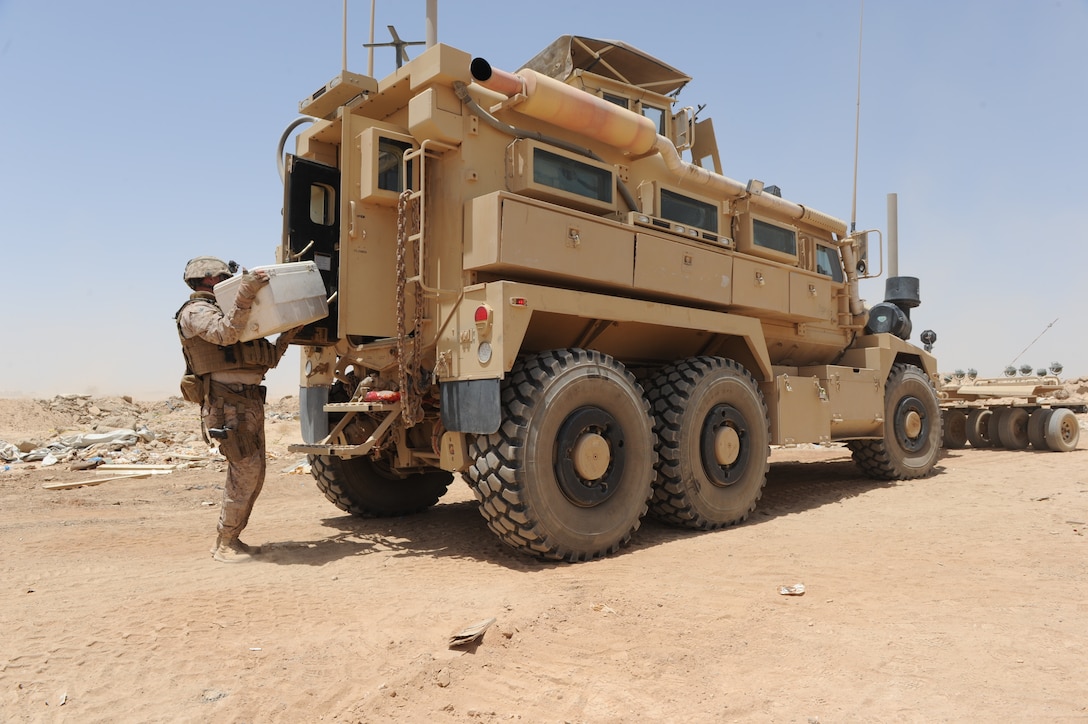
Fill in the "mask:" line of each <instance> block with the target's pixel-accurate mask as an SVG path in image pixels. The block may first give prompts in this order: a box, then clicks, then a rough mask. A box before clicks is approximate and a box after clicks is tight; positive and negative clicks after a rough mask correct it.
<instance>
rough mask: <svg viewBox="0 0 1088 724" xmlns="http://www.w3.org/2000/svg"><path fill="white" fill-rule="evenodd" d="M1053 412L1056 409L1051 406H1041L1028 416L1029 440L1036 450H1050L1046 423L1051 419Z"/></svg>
mask: <svg viewBox="0 0 1088 724" xmlns="http://www.w3.org/2000/svg"><path fill="white" fill-rule="evenodd" d="M1052 412H1054V411H1053V410H1051V409H1049V408H1043V407H1040V408H1039V409H1038V410H1034V411H1033V412H1032V413H1031V416H1030V417H1029V418H1028V440H1029V441H1030V442H1031V446H1032V447H1033V448H1035V449H1036V450H1040V451H1046V450H1050V446H1049V445H1047V444H1046V423H1047V422H1048V421H1049V420H1050V413H1052Z"/></svg>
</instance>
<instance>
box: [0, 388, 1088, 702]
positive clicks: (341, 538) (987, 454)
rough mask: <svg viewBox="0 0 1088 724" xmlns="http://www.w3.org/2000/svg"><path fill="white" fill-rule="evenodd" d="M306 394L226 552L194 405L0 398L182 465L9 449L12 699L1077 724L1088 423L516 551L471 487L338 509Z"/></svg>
mask: <svg viewBox="0 0 1088 724" xmlns="http://www.w3.org/2000/svg"><path fill="white" fill-rule="evenodd" d="M295 414H297V401H296V400H295V399H294V398H290V397H289V398H284V399H282V400H278V401H276V402H274V403H273V404H271V405H270V406H269V413H268V424H267V430H268V436H269V473H268V478H267V482H266V484H265V488H264V492H263V493H262V495H261V497H260V499H259V500H258V502H257V505H256V509H255V512H254V514H253V517H252V519H251V522H250V525H249V528H248V529H247V532H246V536H245V538H246V539H247V540H248V541H249V542H250V543H254V544H263V545H264V546H265V549H266V550H265V552H264V553H263V554H262V555H261V556H260V558H259V560H257V561H255V562H252V563H245V564H237V565H224V564H220V563H216V562H214V561H213V560H212V558H211V555H210V553H209V546H210V545H211V543H212V542H213V540H214V537H215V524H216V520H217V518H218V512H219V511H218V506H219V499H220V496H221V493H222V488H221V486H222V482H223V477H224V473H223V469H224V468H223V462H222V459H221V458H218V457H217V456H215V455H211V454H210V452H209V451H208V449H207V446H205V445H204V443H203V442H202V441H201V440H200V437H199V433H198V431H199V418H198V412H197V410H196V408H195V406H193V405H190V404H188V403H183V402H181V401H180V400H179V399H177V398H172V399H170V400H165V401H156V402H136V401H133V400H131V399H129V398H104V399H88V398H86V397H81V396H75V395H69V396H58V397H57V398H56V399H54V400H3V401H0V441H5V442H7V443H9V444H12V445H19V444H20V443H25V444H24V445H23V447H27V448H30V447H33V446H34V445H35V444H41V443H44V442H47V441H49V440H50V439H54V438H56V437H57V436H59V435H62V434H72V433H91V432H93V431H100V430H103V429H108V428H110V427H125V426H132V427H133V428H134V429H135V428H136V427H140V426H145V427H146V428H147V429H148V430H149V431H150V432H151V433H153V437H154V439H153V440H152V439H145V438H141V440H140V441H139V443H138V444H136V445H129V446H127V447H123V448H120V449H118V450H108V449H107V448H108V447H109V446H108V444H102V450H103V452H102V456H103V457H108V458H109V459H110V460H112V461H114V463H116V464H124V463H126V462H128V463H132V464H136V465H152V464H162V465H177V466H179V467H178V469H174V470H172V471H171V472H169V473H161V474H154V475H150V476H148V477H143V478H124V479H116V480H109V481H107V482H102V483H101V484H97V485H93V486H85V487H76V488H69V489H47V488H45V487H43V485H49V484H56V483H74V482H81V481H87V480H96V481H100V480H102V479H103V476H102V475H100V474H99V473H100V472H101V471H97V470H73V469H71V468H72V467H73V460H74V458H72V459H68V460H65V459H64V455H57V456H54V460H52V461H48V462H49V463H51V464H46V462H47V461H46V460H38V461H31V462H24V461H16V462H11V463H10V464H5V463H0V579H2V586H0V630H2V631H3V635H2V637H0V642H2V643H0V720H2V721H5V722H80V723H83V722H206V721H215V722H268V721H285V722H286V721H290V722H301V721H305V722H318V721H327V722H392V721H396V722H401V721H404V722H409V721H412V722H414V721H420V722H422V721H427V722H506V721H521V722H586V723H590V722H632V721H651V722H655V721H661V722H666V721H684V722H732V721H755V722H764V721H765V722H806V723H807V722H856V721H867V722H868V721H872V722H902V721H906V722H932V721H1024V722H1028V721H1031V722H1035V721H1088V676H1085V671H1086V670H1088V535H1086V529H1088V464H1086V463H1088V434H1082V436H1081V440H1080V445H1079V448H1078V449H1077V450H1074V451H1073V452H1069V453H1053V452H1034V451H1022V452H1014V451H1007V450H998V449H985V450H984V449H971V448H967V449H963V450H954V451H946V452H945V453H944V454H943V457H942V459H941V461H940V465H939V468H938V470H937V473H936V474H935V475H933V476H932V477H929V478H925V479H922V480H916V481H910V482H902V483H881V482H876V481H873V480H869V479H867V478H864V477H862V476H861V475H860V474H859V472H858V470H857V468H856V467H855V466H854V465H853V463H852V462H851V460H850V457H849V453H848V451H846V450H845V448H843V447H840V446H837V445H836V446H831V447H823V448H818V447H817V448H813V447H805V448H782V449H775V450H774V451H773V453H772V466H771V472H770V476H769V479H768V483H767V487H766V489H765V491H764V495H763V499H762V501H761V502H760V504H759V506H758V508H757V510H756V512H755V514H753V516H752V517H751V518H750V520H749V521H748V522H746V523H745V524H743V525H740V526H737V527H734V528H730V529H727V530H723V531H718V532H712V533H696V532H691V531H684V530H679V529H676V528H671V527H668V526H665V525H663V524H661V523H658V522H655V521H654V520H651V519H647V520H646V521H644V523H643V525H642V528H641V529H640V530H639V531H638V532H637V533H636V535H635V537H634V539H633V540H632V544H631V545H630V546H629V547H627V548H626V549H624V550H623V551H622V552H621V553H620V554H618V555H615V556H613V557H610V558H607V559H604V560H600V561H596V562H592V563H583V564H576V565H570V564H558V563H548V562H540V561H536V560H533V559H530V558H527V557H525V556H523V555H521V554H519V553H516V552H514V551H512V550H509V549H507V548H506V547H504V546H503V545H502V544H501V543H500V542H499V541H498V539H496V538H495V537H494V536H493V535H492V534H491V533H489V531H488V530H487V527H486V525H485V522H484V520H483V518H482V517H481V516H480V515H479V513H478V512H477V510H476V505H475V502H474V499H473V497H472V494H471V492H470V490H469V489H468V487H467V486H466V485H464V484H463V483H461V482H459V481H455V483H454V484H453V485H452V486H451V488H450V492H449V494H448V495H447V496H446V497H445V498H443V499H442V501H441V502H440V503H439V504H438V505H437V506H435V507H434V508H432V509H430V510H428V511H426V512H424V513H421V514H418V515H415V516H410V517H405V518H400V519H384V520H364V519H358V518H353V517H351V516H348V515H346V514H343V513H342V512H341V511H340V510H338V509H337V508H335V507H334V506H333V505H332V504H331V503H329V502H327V501H326V500H325V499H324V497H323V496H322V494H321V492H320V491H319V490H318V489H317V487H316V486H315V485H314V482H313V480H312V479H311V478H310V476H309V475H308V474H306V473H305V472H304V470H303V468H301V467H300V466H299V465H298V463H299V460H298V459H297V456H293V455H292V454H290V453H288V452H287V450H286V446H287V445H288V444H289V443H291V442H294V441H296V440H298V437H297V435H298V432H297V430H298V425H297V421H295V420H294V419H293V417H294V415H295ZM1079 419H1080V424H1081V427H1082V428H1084V427H1085V425H1086V424H1088V423H1086V422H1085V417H1084V416H1080V418H1079ZM150 437H151V436H148V438H150ZM86 454H87V453H86V451H84V452H83V453H81V455H83V456H84V457H85V456H86ZM108 477H112V476H108ZM798 583H801V584H804V587H805V589H804V593H803V595H783V593H781V592H780V589H782V587H784V586H793V585H794V584H798ZM491 618H494V619H495V623H494V625H492V626H491V627H490V628H488V629H487V631H486V633H485V634H484V635H483V637H482V639H480V640H479V641H477V642H476V643H474V644H470V645H467V646H461V647H454V648H451V647H450V644H449V640H450V637H451V635H453V634H455V633H457V632H459V631H461V630H462V629H464V628H466V627H468V626H470V625H472V624H475V623H477V622H480V621H484V620H488V619H491Z"/></svg>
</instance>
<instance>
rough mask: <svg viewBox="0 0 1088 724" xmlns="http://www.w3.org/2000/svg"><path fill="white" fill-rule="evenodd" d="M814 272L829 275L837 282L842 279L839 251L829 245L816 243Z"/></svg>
mask: <svg viewBox="0 0 1088 724" xmlns="http://www.w3.org/2000/svg"><path fill="white" fill-rule="evenodd" d="M816 273H817V274H823V275H824V276H825V277H831V278H832V279H834V280H835V281H837V282H841V281H842V280H843V274H842V263H841V261H840V260H839V253H838V251H837V250H836V249H832V248H831V247H829V246H821V245H819V244H817V245H816Z"/></svg>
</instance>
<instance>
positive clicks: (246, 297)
mask: <svg viewBox="0 0 1088 724" xmlns="http://www.w3.org/2000/svg"><path fill="white" fill-rule="evenodd" d="M265 284H268V272H266V271H263V270H262V271H255V272H246V273H245V274H243V275H242V283H241V284H239V285H238V297H237V298H236V299H235V302H234V304H235V306H237V307H238V308H239V309H248V308H249V307H251V306H253V298H254V297H256V296H257V292H259V291H260V290H261V287H263V286H264V285H265Z"/></svg>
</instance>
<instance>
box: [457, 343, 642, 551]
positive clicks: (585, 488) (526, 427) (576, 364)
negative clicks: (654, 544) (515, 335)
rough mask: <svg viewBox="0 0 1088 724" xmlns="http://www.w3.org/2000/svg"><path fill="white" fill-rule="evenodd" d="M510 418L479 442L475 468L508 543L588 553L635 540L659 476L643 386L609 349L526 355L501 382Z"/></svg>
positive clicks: (484, 509)
mask: <svg viewBox="0 0 1088 724" xmlns="http://www.w3.org/2000/svg"><path fill="white" fill-rule="evenodd" d="M502 408H503V409H502V425H501V427H500V428H499V431H498V432H496V433H493V434H491V435H477V436H476V437H475V438H474V439H473V440H472V441H471V444H470V454H471V455H472V457H473V463H472V465H471V466H470V467H469V470H468V477H469V480H470V482H471V485H472V489H473V492H474V493H475V494H476V498H477V499H478V500H479V502H480V512H481V514H482V515H483V516H484V519H485V520H487V525H488V527H489V528H490V529H491V530H492V531H493V532H494V533H495V534H496V535H497V536H498V537H499V538H500V539H501V540H502V541H503V542H504V543H506V544H507V545H509V546H510V547H512V548H514V549H516V550H519V551H521V552H524V553H528V554H530V555H534V556H537V557H539V558H546V559H551V560H565V561H570V562H577V561H585V560H591V559H594V558H598V557H600V556H604V555H608V554H610V553H614V552H616V551H618V550H619V549H620V548H621V547H622V546H624V545H626V544H627V542H628V541H629V540H630V539H631V536H632V535H633V534H634V532H635V531H636V530H638V528H639V525H640V524H641V520H642V517H643V516H644V515H645V514H646V511H647V508H648V505H649V498H650V495H651V492H652V484H653V480H654V464H655V462H656V457H657V456H656V453H655V451H654V436H653V421H652V419H651V417H650V411H649V406H648V405H647V403H646V399H645V397H644V396H643V393H642V388H641V387H640V386H639V385H638V383H637V382H635V379H634V376H633V375H631V374H630V373H629V372H627V370H626V369H625V368H624V366H623V365H622V364H620V363H619V362H617V361H616V360H614V359H612V358H611V357H609V356H608V355H605V354H601V353H600V352H596V351H592V350H583V349H561V350H552V351H549V352H542V353H539V354H536V355H533V356H527V357H523V358H520V359H519V360H518V361H517V362H515V364H514V367H513V369H511V371H510V372H509V373H508V374H507V376H506V379H504V380H503V384H502Z"/></svg>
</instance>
